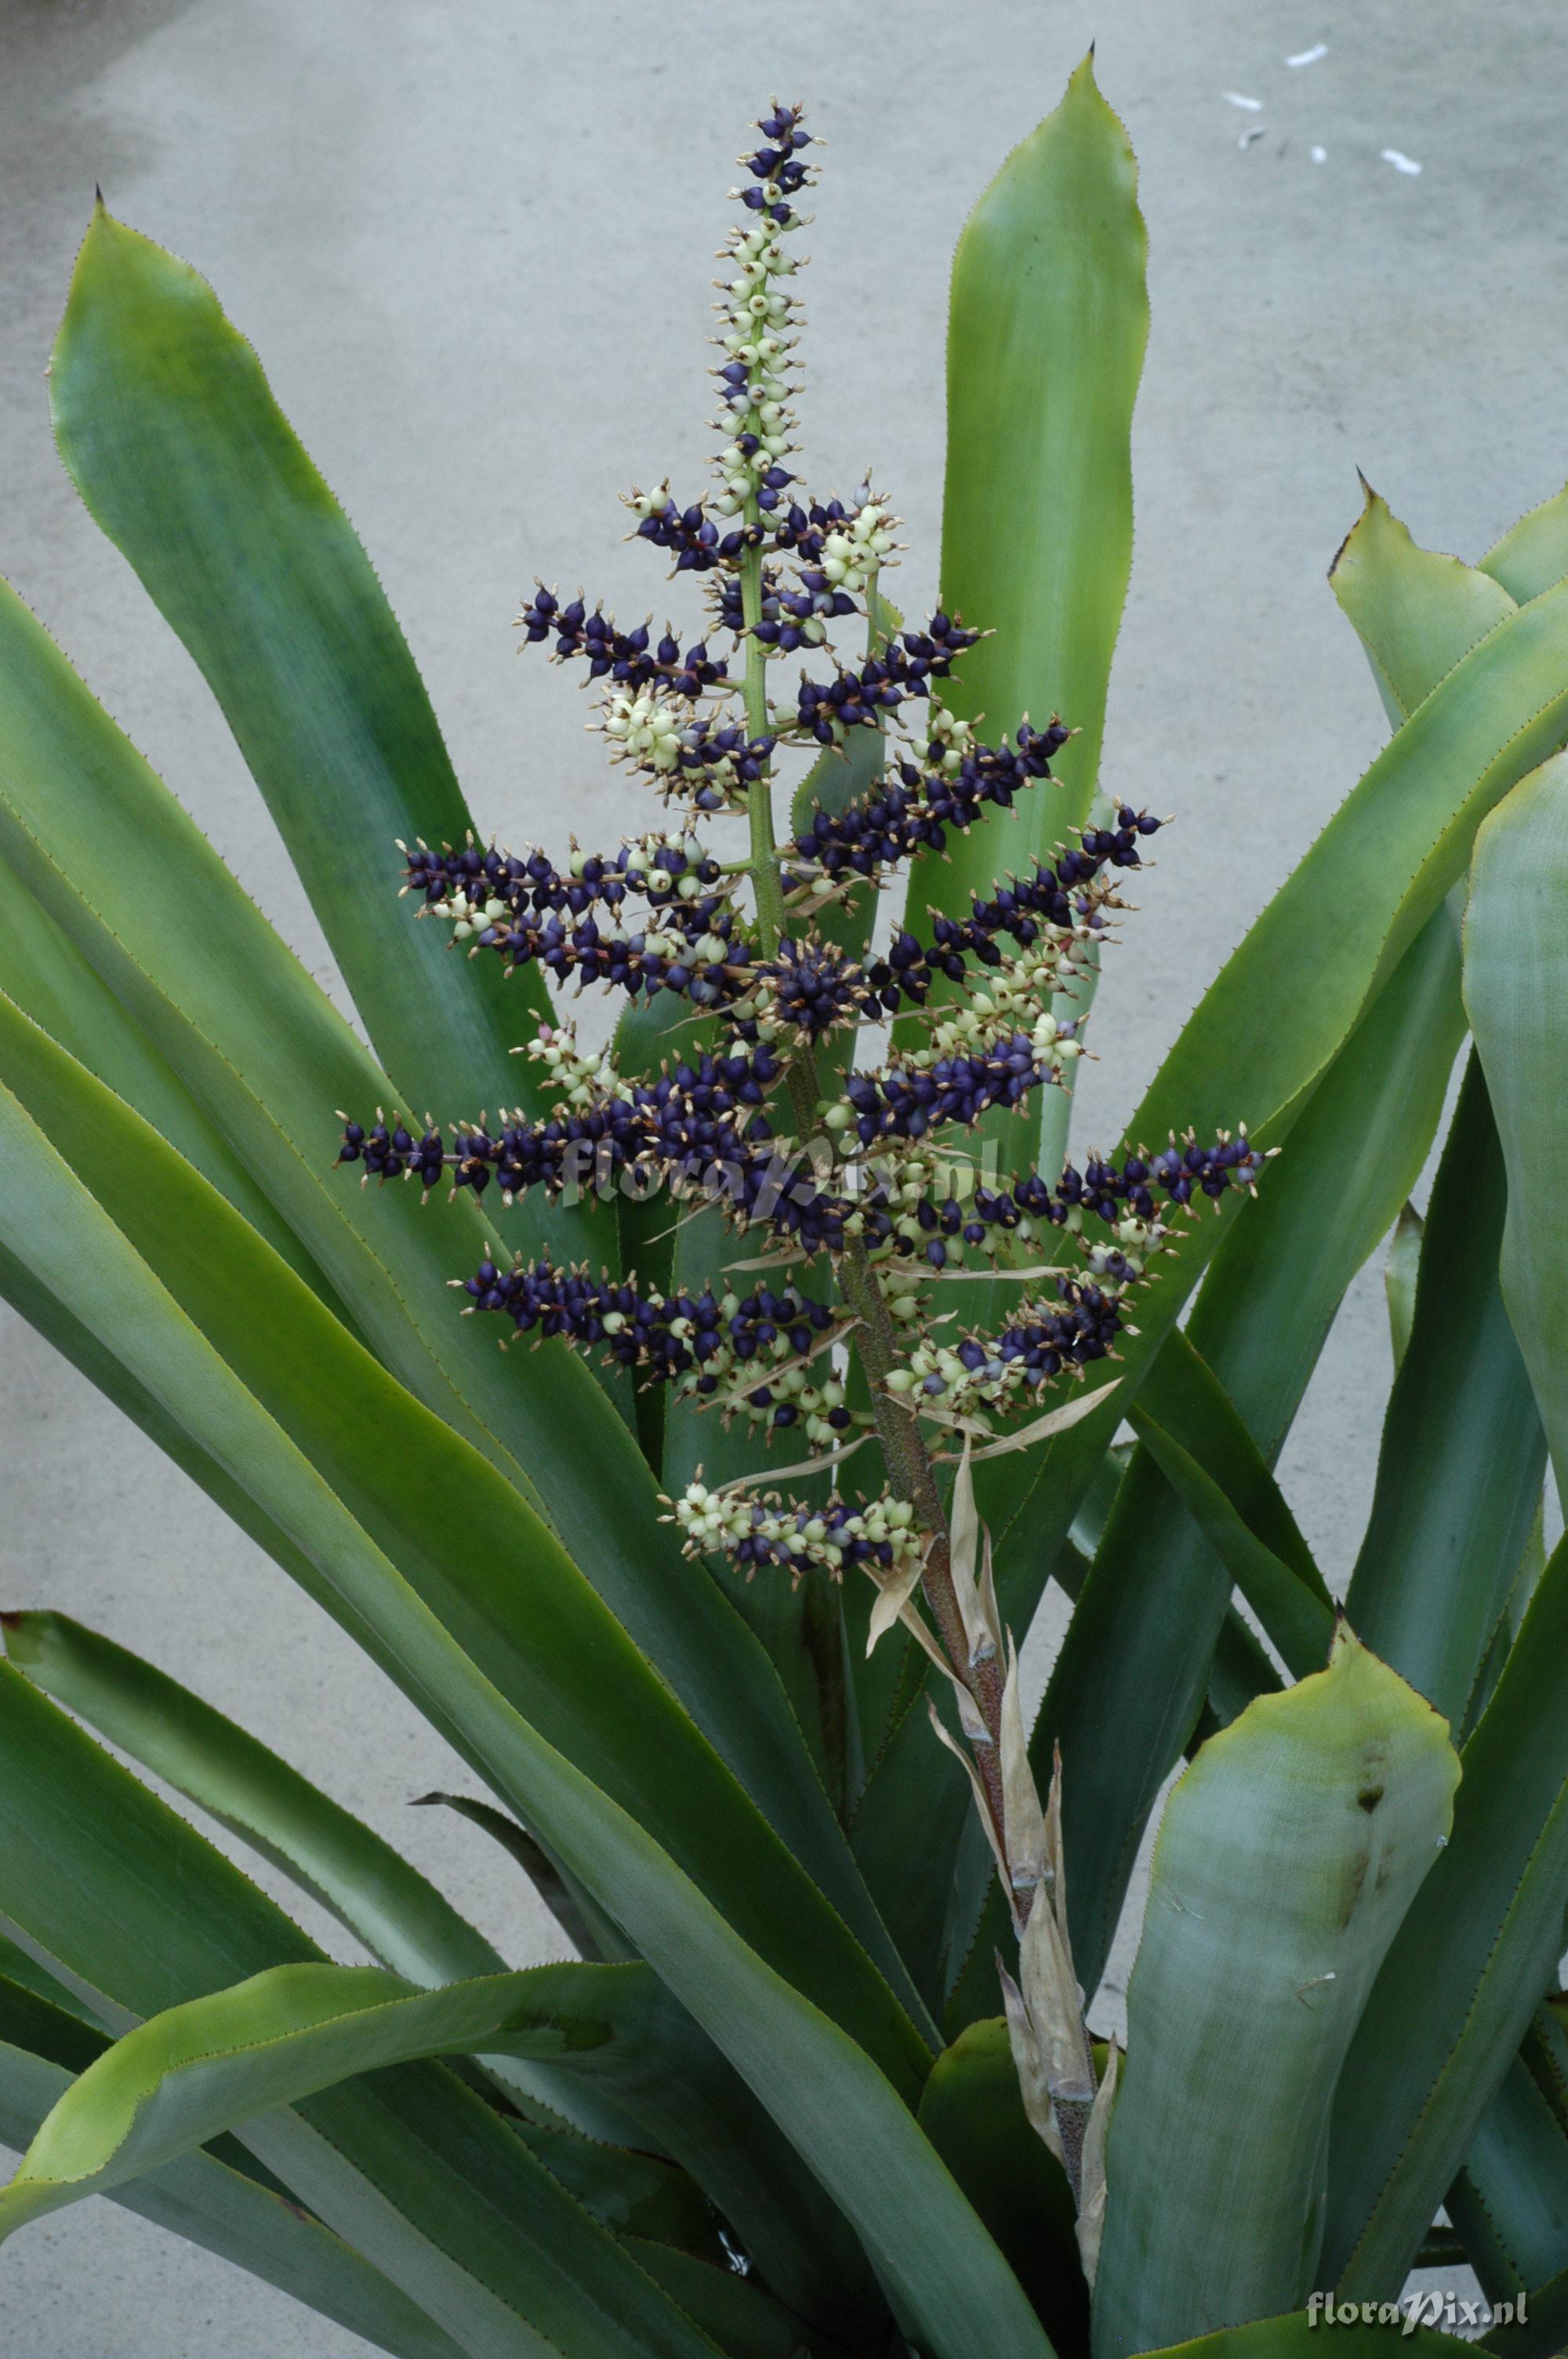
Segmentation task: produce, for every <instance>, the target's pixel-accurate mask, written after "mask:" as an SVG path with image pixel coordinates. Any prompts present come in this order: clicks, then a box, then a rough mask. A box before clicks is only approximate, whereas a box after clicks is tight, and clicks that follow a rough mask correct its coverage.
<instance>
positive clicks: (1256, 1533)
mask: <svg viewBox="0 0 1568 2359" xmlns="http://www.w3.org/2000/svg"><path fill="white" fill-rule="evenodd" d="M1131 1420H1132V1428H1133V1430H1134V1432H1135V1433H1136V1434H1137V1436H1138V1438H1139V1440H1141V1442H1143V1443H1144V1444H1145V1445H1146V1446H1147V1448H1148V1451H1149V1453H1150V1455H1151V1457H1152V1459H1153V1461H1154V1462H1155V1464H1156V1465H1157V1466H1158V1467H1159V1469H1160V1472H1161V1473H1162V1474H1163V1475H1164V1477H1165V1480H1166V1481H1167V1482H1168V1483H1169V1484H1170V1485H1171V1487H1172V1489H1173V1491H1174V1492H1175V1494H1176V1495H1177V1497H1178V1498H1179V1499H1180V1500H1181V1502H1182V1504H1183V1506H1184V1507H1185V1508H1186V1510H1187V1512H1188V1514H1189V1515H1190V1516H1191V1517H1192V1518H1193V1520H1194V1522H1195V1524H1196V1525H1197V1527H1198V1529H1199V1530H1200V1531H1201V1532H1202V1533H1203V1535H1204V1538H1206V1540H1207V1541H1208V1543H1209V1545H1210V1547H1211V1548H1212V1549H1214V1552H1215V1554H1216V1555H1217V1557H1218V1559H1219V1560H1220V1562H1221V1564H1223V1566H1224V1567H1225V1570H1226V1572H1227V1575H1228V1576H1229V1578H1230V1580H1231V1581H1232V1582H1234V1583H1235V1585H1236V1587H1237V1588H1238V1589H1239V1590H1240V1592H1241V1594H1242V1596H1243V1597H1244V1598H1245V1599H1246V1600H1247V1603H1248V1604H1249V1606H1250V1607H1251V1608H1252V1611H1253V1613H1254V1614H1256V1615H1257V1616H1258V1619H1259V1621H1260V1623H1261V1625H1262V1626H1263V1629H1264V1632H1265V1634H1266V1635H1267V1636H1268V1637H1270V1638H1271V1640H1272V1641H1273V1644H1274V1646H1275V1647H1277V1648H1278V1649H1279V1652H1280V1656H1281V1660H1282V1661H1283V1663H1284V1665H1285V1668H1286V1669H1287V1670H1289V1671H1290V1672H1291V1674H1292V1677H1294V1678H1297V1679H1301V1678H1303V1677H1304V1676H1305V1675H1306V1673H1307V1672H1309V1671H1318V1670H1321V1669H1323V1666H1324V1664H1325V1661H1326V1659H1327V1657H1328V1647H1329V1641H1330V1639H1331V1638H1332V1636H1333V1635H1334V1609H1333V1607H1332V1605H1331V1604H1330V1602H1329V1597H1328V1592H1327V1590H1326V1589H1325V1587H1324V1582H1323V1575H1322V1574H1321V1573H1320V1572H1319V1571H1318V1570H1317V1567H1316V1565H1315V1564H1314V1562H1313V1560H1312V1557H1311V1554H1310V1553H1309V1551H1308V1550H1307V1548H1306V1545H1305V1542H1304V1541H1303V1539H1302V1537H1301V1534H1300V1532H1299V1530H1298V1529H1297V1527H1296V1522H1295V1518H1294V1517H1293V1516H1292V1514H1291V1511H1290V1509H1289V1507H1288V1506H1286V1505H1285V1502H1284V1499H1283V1498H1282V1496H1281V1494H1280V1491H1279V1489H1278V1486H1277V1485H1276V1484H1275V1482H1274V1479H1273V1477H1272V1475H1271V1473H1269V1470H1268V1468H1267V1467H1266V1466H1265V1464H1264V1463H1263V1460H1262V1457H1261V1455H1260V1452H1259V1451H1258V1448H1257V1445H1256V1443H1255V1442H1254V1441H1253V1440H1252V1437H1251V1435H1250V1434H1249V1432H1248V1430H1247V1428H1246V1427H1245V1426H1244V1425H1243V1424H1242V1422H1241V1419H1240V1417H1239V1415H1238V1412H1237V1411H1236V1409H1235V1408H1234V1407H1233V1405H1232V1404H1231V1402H1230V1401H1229V1399H1228V1398H1227V1395H1226V1392H1225V1388H1224V1386H1222V1385H1221V1384H1220V1383H1219V1382H1218V1380H1217V1377H1216V1376H1215V1375H1214V1373H1213V1371H1212V1369H1210V1368H1209V1367H1207V1366H1206V1364H1205V1363H1204V1361H1203V1359H1202V1358H1201V1357H1200V1355H1199V1353H1198V1352H1197V1350H1196V1349H1195V1346H1194V1345H1193V1344H1192V1343H1190V1342H1189V1341H1188V1340H1187V1338H1186V1337H1185V1336H1184V1334H1183V1333H1182V1332H1181V1331H1180V1329H1178V1330H1177V1331H1176V1332H1175V1334H1173V1336H1172V1337H1171V1339H1170V1342H1169V1343H1167V1344H1166V1346H1165V1349H1164V1350H1163V1352H1162V1353H1161V1354H1160V1357H1159V1360H1158V1361H1157V1363H1156V1364H1155V1366H1154V1369H1153V1371H1152V1374H1151V1375H1150V1378H1149V1381H1148V1383H1147V1384H1146V1385H1145V1386H1143V1389H1142V1391H1141V1394H1140V1395H1139V1397H1138V1398H1137V1400H1135V1401H1134V1402H1133V1404H1132V1408H1131Z"/></svg>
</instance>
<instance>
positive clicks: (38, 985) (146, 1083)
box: [0, 861, 353, 1326]
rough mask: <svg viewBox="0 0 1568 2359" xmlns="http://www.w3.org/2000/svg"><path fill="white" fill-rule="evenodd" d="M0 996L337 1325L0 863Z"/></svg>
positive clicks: (151, 1063) (326, 1296)
mask: <svg viewBox="0 0 1568 2359" xmlns="http://www.w3.org/2000/svg"><path fill="white" fill-rule="evenodd" d="M0 991H3V992H5V995H6V996H7V997H8V998H10V999H14V1000H15V1001H16V1005H17V1006H18V1007H20V1008H21V1009H22V1010H23V1011H24V1013H25V1014H27V1015H28V1016H31V1017H32V1019H33V1021H34V1023H35V1024H37V1025H38V1026H40V1027H41V1028H42V1029H43V1030H44V1031H45V1032H47V1033H48V1034H49V1038H51V1039H52V1040H58V1041H59V1044H60V1047H61V1048H62V1049H70V1053H71V1055H72V1056H73V1057H75V1058H76V1059H78V1060H79V1061H80V1062H81V1063H82V1064H84V1065H85V1066H86V1067H87V1069H88V1071H89V1072H92V1073H96V1075H97V1076H98V1079H99V1080H100V1081H101V1082H105V1083H106V1084H107V1086H108V1087H109V1088H110V1089H112V1090H114V1092H115V1093H116V1094H117V1095H118V1096H120V1097H123V1098H124V1101H125V1103H126V1104H127V1105H131V1106H135V1110H136V1112H137V1113H138V1114H140V1115H141V1116H142V1118H143V1120H144V1121H145V1122H150V1123H151V1125H152V1126H153V1128H154V1129H155V1130H156V1131H157V1132H158V1133H159V1134H160V1135H161V1136H163V1137H164V1138H167V1139H168V1142H169V1145H170V1146H171V1147H178V1150H179V1152H180V1153H181V1155H183V1156H184V1157H185V1158H186V1159H187V1160H188V1161H189V1162H191V1163H194V1164H195V1166H196V1168H197V1169H198V1170H199V1171H200V1173H201V1174H202V1176H203V1177H204V1178H205V1179H208V1180H211V1182H212V1185H213V1186H214V1188H217V1189H219V1190H221V1191H222V1194H224V1195H225V1196H226V1197H227V1198H228V1200H229V1201H230V1203H231V1204H232V1205H233V1207H234V1209H235V1211H236V1212H242V1213H243V1215H244V1217H245V1219H246V1220H247V1221H249V1223H250V1224H251V1226H252V1227H253V1228H254V1229H257V1230H259V1231H260V1233H261V1234H262V1235H263V1236H264V1237H265V1239H266V1241H267V1243H268V1245H271V1246H272V1247H273V1248H274V1249H275V1251H276V1252H278V1253H280V1254H281V1255H282V1256H283V1257H284V1259H285V1261H287V1263H288V1265H289V1266H290V1268H292V1269H295V1270H297V1272H298V1273H299V1275H300V1277H303V1278H304V1279H305V1281H306V1283H307V1285H308V1286H309V1287H310V1288H312V1289H313V1291H314V1292H316V1293H317V1294H319V1296H320V1297H321V1299H322V1300H323V1301H324V1302H326V1303H327V1304H328V1305H329V1307H330V1309H332V1310H335V1311H336V1312H337V1314H338V1316H339V1317H340V1318H341V1319H345V1320H347V1321H348V1324H349V1325H350V1326H352V1325H353V1321H351V1320H348V1314H347V1312H346V1311H345V1310H344V1309H343V1305H342V1303H341V1300H340V1299H339V1298H338V1297H337V1295H335V1294H334V1293H333V1291H332V1289H331V1288H330V1286H329V1285H328V1284H327V1281H326V1279H325V1278H324V1277H322V1275H321V1273H320V1271H319V1269H318V1267H317V1266H316V1265H315V1263H314V1262H313V1261H312V1260H311V1258H310V1256H309V1255H308V1253H307V1252H306V1251H305V1248H304V1247H303V1245H301V1244H300V1242H299V1240H298V1238H297V1236H296V1235H295V1234H294V1232H293V1230H292V1229H291V1228H290V1227H289V1226H288V1223H287V1221H284V1220H282V1219H280V1218H279V1216H278V1214H277V1212H276V1211H275V1210H274V1208H273V1206H272V1204H271V1203H270V1202H269V1201H268V1200H267V1198H266V1197H265V1195H264V1194H263V1193H262V1191H261V1190H260V1189H259V1188H258V1187H257V1186H256V1184H255V1181H254V1180H253V1179H252V1177H251V1175H250V1173H249V1172H248V1171H247V1170H246V1169H245V1166H244V1164H243V1162H242V1161H241V1159H240V1158H239V1157H238V1156H236V1155H235V1154H234V1153H233V1151H232V1148H231V1147H229V1145H228V1142H227V1141H226V1140H225V1139H224V1137H223V1136H222V1133H221V1132H220V1131H218V1130H217V1129H216V1128H215V1127H214V1125H212V1124H211V1122H210V1121H209V1120H208V1118H207V1116H206V1115H205V1114H203V1113H202V1111H201V1108H200V1106H199V1105H198V1104H197V1103H196V1100H195V1099H194V1098H193V1097H192V1096H191V1094H190V1092H189V1090H188V1089H187V1088H186V1087H185V1084H184V1083H183V1082H181V1081H180V1080H179V1078H178V1075H177V1074H176V1073H175V1072H174V1071H172V1069H171V1068H170V1066H169V1065H168V1062H167V1060H165V1059H164V1058H163V1057H162V1056H161V1055H160V1054H159V1052H158V1051H157V1049H155V1048H154V1046H153V1045H152V1042H151V1041H150V1040H149V1039H148V1038H147V1037H146V1034H145V1033H144V1032H143V1031H142V1030H141V1028H140V1027H139V1026H138V1025H136V1024H135V1022H134V1021H133V1020H132V1018H131V1017H130V1016H128V1015H127V1014H126V1013H125V1010H124V1008H123V1007H122V1006H121V1005H120V1002H119V1001H118V1000H117V999H116V998H115V996H114V993H113V992H112V991H111V990H110V989H109V988H108V986H107V984H104V983H103V981H102V980H101V979H100V977H99V976H98V975H97V974H96V973H94V971H93V969H92V967H91V966H90V965H89V964H88V962H87V961H86V960H85V959H84V958H83V957H82V955H81V952H80V951H78V950H76V949H75V948H74V947H73V945H72V944H71V943H70V941H68V940H67V939H66V937H65V936H64V934H62V933H61V931H60V929H59V927H58V926H57V925H56V924H55V922H54V920H53V919H52V918H50V917H49V915H48V913H47V912H46V911H45V909H44V908H43V907H42V905H41V904H40V903H39V902H38V901H37V900H36V899H35V898H34V897H33V895H32V894H31V893H29V892H28V891H27V888H26V886H23V885H21V884H20V883H19V882H18V881H17V879H16V876H14V875H12V873H11V870H10V869H9V868H8V867H7V866H6V864H5V862H4V861H0Z"/></svg>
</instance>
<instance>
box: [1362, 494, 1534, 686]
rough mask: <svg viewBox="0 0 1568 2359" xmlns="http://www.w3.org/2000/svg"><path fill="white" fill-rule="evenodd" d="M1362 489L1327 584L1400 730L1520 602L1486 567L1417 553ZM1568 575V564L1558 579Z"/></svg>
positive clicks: (1383, 506) (1380, 503)
mask: <svg viewBox="0 0 1568 2359" xmlns="http://www.w3.org/2000/svg"><path fill="white" fill-rule="evenodd" d="M1362 488H1363V489H1364V491H1365V492H1366V495H1367V504H1366V506H1365V507H1364V508H1363V509H1362V511H1361V514H1360V515H1359V516H1357V519H1356V522H1355V524H1354V526H1353V527H1352V528H1351V530H1350V531H1349V532H1348V533H1347V534H1346V538H1345V542H1344V545H1343V547H1342V548H1341V549H1340V550H1339V552H1338V554H1337V556H1336V558H1335V560H1334V563H1333V564H1332V565H1331V566H1330V567H1329V569H1328V578H1329V582H1330V585H1331V587H1332V588H1333V591H1334V594H1335V596H1336V599H1337V600H1338V601H1339V603H1340V606H1341V607H1342V608H1343V610H1344V612H1345V614H1346V615H1347V616H1348V617H1349V619H1350V621H1351V623H1352V624H1353V625H1355V628H1356V632H1357V636H1358V637H1359V638H1360V641H1361V645H1362V647H1363V648H1364V649H1365V650H1366V655H1367V660H1368V663H1369V664H1370V665H1371V667H1372V677H1373V679H1375V680H1376V681H1377V683H1378V690H1379V694H1380V695H1381V697H1382V699H1383V706H1384V710H1385V711H1386V712H1387V713H1388V715H1389V718H1390V721H1391V722H1392V723H1393V725H1394V727H1395V728H1396V729H1397V728H1398V727H1399V725H1400V722H1401V721H1403V720H1405V719H1406V718H1407V717H1408V716H1409V715H1410V714H1411V713H1412V712H1414V711H1415V709H1416V706H1417V705H1418V704H1420V703H1421V702H1422V701H1423V700H1424V699H1425V698H1426V697H1429V696H1430V695H1431V694H1432V691H1433V689H1434V688H1435V687H1436V686H1437V683H1438V681H1439V680H1440V679H1443V678H1444V675H1445V674H1446V673H1448V672H1450V671H1452V670H1453V669H1454V665H1455V664H1456V663H1459V662H1461V661H1462V660H1463V658H1465V656H1467V655H1468V654H1469V652H1470V649H1471V648H1472V647H1475V646H1476V644H1477V642H1478V641H1480V640H1481V639H1484V638H1485V637H1486V636H1487V632H1488V631H1490V630H1492V629H1493V628H1495V626H1496V625H1498V623H1500V622H1503V621H1505V620H1506V618H1507V617H1508V616H1509V614H1512V613H1513V610H1514V607H1515V605H1516V604H1517V603H1519V602H1518V600H1517V599H1516V598H1515V597H1513V596H1512V595H1510V593H1509V591H1508V590H1507V589H1506V588H1505V587H1504V586H1503V583H1502V582H1500V581H1494V580H1493V578H1492V576H1491V575H1490V574H1489V573H1487V572H1485V571H1482V569H1481V567H1479V566H1474V565H1465V564H1464V563H1462V561H1461V560H1459V559H1458V558H1457V557H1444V556H1443V555H1441V554H1440V553H1439V552H1438V551H1437V550H1436V549H1422V548H1420V547H1418V545H1417V544H1416V542H1415V541H1413V540H1412V539H1411V536H1410V533H1409V531H1408V529H1407V528H1406V527H1405V526H1404V525H1402V524H1401V523H1400V520H1399V518H1398V516H1395V515H1394V514H1393V512H1392V510H1391V509H1390V506H1389V504H1388V502H1387V501H1386V500H1384V499H1381V498H1379V495H1378V494H1377V493H1376V492H1375V491H1373V489H1372V487H1371V485H1370V484H1367V483H1365V482H1363V486H1362ZM1565 572H1568V557H1565V562H1564V563H1563V565H1561V566H1559V568H1558V570H1557V571H1556V573H1555V574H1554V575H1553V576H1552V580H1553V581H1561V580H1562V578H1563V574H1564V573H1565ZM1542 586H1543V587H1544V586H1545V585H1544V584H1543V585H1542Z"/></svg>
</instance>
